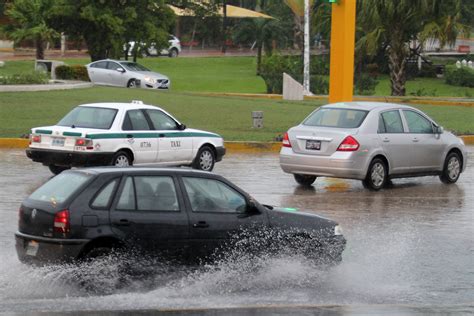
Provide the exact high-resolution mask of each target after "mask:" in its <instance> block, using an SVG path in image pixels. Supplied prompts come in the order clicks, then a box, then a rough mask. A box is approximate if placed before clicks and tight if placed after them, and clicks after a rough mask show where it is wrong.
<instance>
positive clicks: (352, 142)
mask: <svg viewBox="0 0 474 316" xmlns="http://www.w3.org/2000/svg"><path fill="white" fill-rule="evenodd" d="M359 146H360V145H359V143H358V142H357V140H356V139H355V138H354V137H352V136H347V137H346V138H344V140H343V141H342V143H341V144H340V145H339V147H338V148H337V151H356V150H357V149H359Z"/></svg>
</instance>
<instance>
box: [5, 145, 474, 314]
mask: <svg viewBox="0 0 474 316" xmlns="http://www.w3.org/2000/svg"><path fill="white" fill-rule="evenodd" d="M473 160H474V156H473V155H472V151H471V154H470V160H469V166H468V171H467V172H466V174H463V175H462V176H461V179H460V181H459V183H458V184H456V185H453V186H444V185H442V184H440V183H439V181H438V180H437V178H422V179H408V180H397V181H396V182H395V185H394V187H393V188H390V189H387V190H384V191H381V192H379V193H377V194H374V193H371V192H368V191H366V190H364V189H363V188H362V186H361V185H360V183H359V182H357V181H347V180H327V179H318V180H317V181H316V184H315V186H314V187H312V188H310V189H304V188H301V187H299V186H297V185H295V184H294V182H293V179H292V178H291V176H289V175H286V174H283V173H282V172H281V170H279V167H278V162H277V157H276V156H275V155H262V156H258V157H255V156H246V155H238V156H232V155H230V156H229V157H227V158H226V159H224V161H223V162H221V163H219V164H218V165H217V170H216V172H217V173H220V174H222V175H224V176H226V177H228V178H229V179H230V180H231V181H233V182H235V183H236V184H237V185H239V186H241V187H242V188H243V189H245V190H247V191H248V192H250V193H251V194H252V195H254V196H255V197H256V198H257V199H258V200H259V201H261V202H265V203H270V204H276V205H281V206H290V207H297V208H299V209H303V210H304V209H306V210H310V211H311V212H315V213H317V214H321V215H324V216H326V217H329V218H331V219H335V220H337V221H338V222H339V223H340V224H341V226H342V227H343V230H344V235H345V237H346V238H347V240H348V244H347V247H346V250H345V251H344V255H343V262H342V263H341V264H340V265H338V266H335V267H333V268H329V269H321V268H318V267H316V266H314V265H313V264H311V262H308V260H306V259H305V258H304V257H300V256H283V255H281V256H262V257H259V258H256V259H255V258H253V259H249V258H247V257H246V256H235V257H234V260H230V261H224V262H220V263H218V264H214V265H207V266H203V267H180V266H175V265H166V264H162V263H158V262H151V264H150V262H146V264H147V265H148V268H149V269H151V270H153V271H154V272H153V273H150V274H147V275H146V276H143V277H139V278H136V277H135V278H133V279H132V280H129V281H128V282H126V283H125V285H123V286H122V287H119V288H118V289H116V290H113V291H110V292H109V293H108V294H96V293H94V292H93V291H89V292H87V291H84V290H83V289H82V288H81V287H79V286H78V285H77V281H76V280H77V278H76V277H77V276H78V275H81V274H82V276H83V277H84V275H86V276H88V277H89V278H90V279H91V280H101V282H102V283H103V286H105V287H107V286H109V285H110V287H112V286H114V285H115V281H116V280H117V278H119V277H118V276H117V274H115V275H114V271H116V270H117V269H118V268H119V266H118V261H117V260H110V261H105V262H101V263H97V264H93V265H92V266H89V267H85V266H82V267H78V266H73V265H69V266H68V265H65V266H52V267H42V268H38V267H30V266H27V265H23V264H21V263H19V261H18V259H17V258H16V253H15V250H14V239H13V233H14V231H15V230H16V228H17V211H18V206H19V204H20V203H21V200H23V198H24V197H25V196H26V195H28V193H29V192H31V191H32V190H33V189H34V188H35V187H37V186H38V185H39V184H40V183H41V182H43V181H46V180H47V179H48V178H49V177H50V174H49V171H47V169H46V168H44V167H42V166H40V165H38V164H32V163H30V162H29V161H28V160H26V158H24V153H22V152H19V151H11V152H3V151H0V171H1V172H2V175H5V176H2V178H0V185H1V187H2V188H3V190H0V199H1V203H0V226H2V227H3V228H4V229H3V230H2V231H0V312H5V311H8V312H11V311H13V312H17V313H22V312H28V311H87V310H127V309H130V310H137V309H155V308H193V307H196V308H209V307H211V308H212V307H234V306H252V305H262V304H263V305H271V304H285V305H288V304H290V305H291V304H294V305H298V304H302V305H305V304H337V305H360V304H402V305H404V304H415V305H457V304H461V305H462V304H466V303H467V304H470V303H471V302H473V301H474V243H473V236H474V221H473V218H474V217H473V216H474V195H473V193H474V192H473V191H472V190H473V189H472V188H473V187H474V165H473V163H472V161H473ZM26 170H28V172H25V171H26ZM134 263H135V264H137V263H136V261H134ZM150 266H151V268H150ZM104 269H105V270H104ZM108 282H110V283H108ZM108 284H109V285H108Z"/></svg>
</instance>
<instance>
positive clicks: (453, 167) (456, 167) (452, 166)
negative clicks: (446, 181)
mask: <svg viewBox="0 0 474 316" xmlns="http://www.w3.org/2000/svg"><path fill="white" fill-rule="evenodd" d="M460 171H461V164H460V163H459V160H458V158H457V157H451V159H449V161H448V177H449V178H450V179H451V180H455V179H456V178H457V177H458V176H459V173H460Z"/></svg>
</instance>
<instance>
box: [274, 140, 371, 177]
mask: <svg viewBox="0 0 474 316" xmlns="http://www.w3.org/2000/svg"><path fill="white" fill-rule="evenodd" d="M367 165H368V157H367V156H365V155H360V154H358V153H354V152H336V153H334V154H333V155H330V156H315V155H305V154H298V153H295V152H294V151H293V150H292V149H291V148H287V147H282V149H281V151H280V167H281V168H282V169H283V171H284V172H287V173H292V174H307V175H315V176H321V177H334V178H346V179H359V180H363V179H364V178H365V177H366V173H367V170H366V169H367Z"/></svg>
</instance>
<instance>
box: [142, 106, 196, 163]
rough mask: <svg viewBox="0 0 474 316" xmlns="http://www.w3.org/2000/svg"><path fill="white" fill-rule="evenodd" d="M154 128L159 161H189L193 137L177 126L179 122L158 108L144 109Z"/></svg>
mask: <svg viewBox="0 0 474 316" xmlns="http://www.w3.org/2000/svg"><path fill="white" fill-rule="evenodd" d="M146 113H147V114H148V116H149V118H150V121H151V122H152V124H153V127H154V129H155V130H156V131H157V132H158V136H159V139H158V142H159V147H160V152H159V153H158V156H157V158H156V159H157V161H158V162H161V163H168V162H169V163H171V164H175V163H180V162H190V161H191V160H192V154H193V152H192V151H193V138H192V137H191V136H192V135H190V134H189V133H187V132H185V131H183V130H181V129H180V128H179V126H180V124H179V123H178V122H176V121H175V120H174V119H173V118H172V117H170V116H169V115H167V114H166V113H165V112H163V111H160V110H146Z"/></svg>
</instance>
